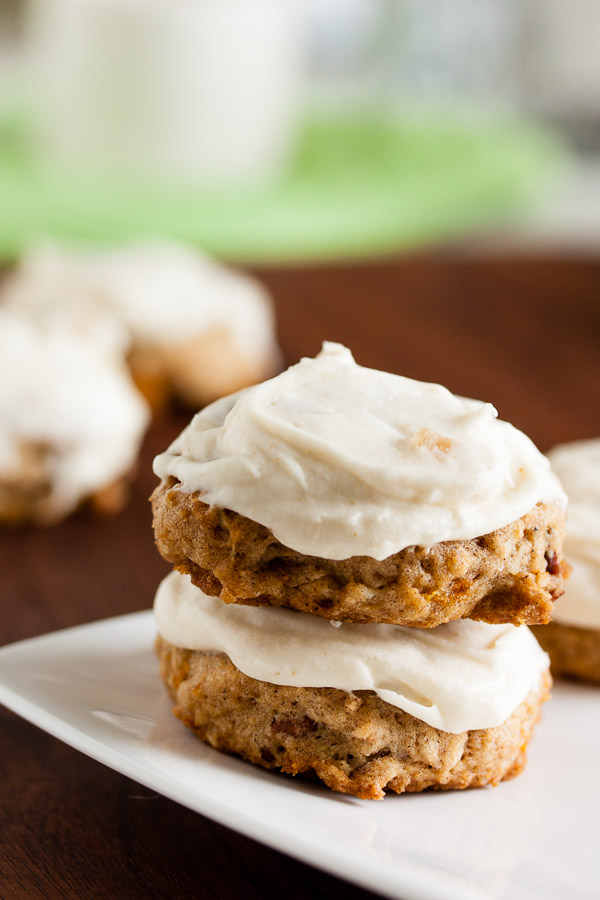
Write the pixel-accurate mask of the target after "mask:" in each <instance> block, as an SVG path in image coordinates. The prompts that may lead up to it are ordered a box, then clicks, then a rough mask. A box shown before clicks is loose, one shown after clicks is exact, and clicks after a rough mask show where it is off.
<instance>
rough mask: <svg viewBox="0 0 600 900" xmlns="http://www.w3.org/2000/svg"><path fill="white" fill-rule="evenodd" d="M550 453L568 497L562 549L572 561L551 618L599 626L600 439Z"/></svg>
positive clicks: (589, 626) (566, 446) (574, 444)
mask: <svg viewBox="0 0 600 900" xmlns="http://www.w3.org/2000/svg"><path fill="white" fill-rule="evenodd" d="M548 457H549V459H550V462H551V464H552V468H553V469H554V471H555V472H556V474H557V475H558V477H559V478H560V480H561V481H562V484H563V487H564V488H565V490H566V492H567V495H568V497H569V515H568V518H567V531H566V537H565V543H564V553H565V558H566V559H567V561H568V562H569V563H570V564H571V565H572V566H573V571H572V573H571V577H570V578H569V580H568V581H567V583H566V586H565V587H566V590H565V593H564V595H563V596H562V597H561V598H560V599H559V600H558V601H557V603H556V605H555V607H554V613H553V616H552V618H553V619H554V620H555V621H556V622H563V623H564V624H566V625H575V626H578V627H581V628H598V629H600V438H595V439H593V440H587V441H573V442H572V443H570V444H560V445H559V446H557V447H555V448H554V449H553V450H551V451H550V453H549V454H548Z"/></svg>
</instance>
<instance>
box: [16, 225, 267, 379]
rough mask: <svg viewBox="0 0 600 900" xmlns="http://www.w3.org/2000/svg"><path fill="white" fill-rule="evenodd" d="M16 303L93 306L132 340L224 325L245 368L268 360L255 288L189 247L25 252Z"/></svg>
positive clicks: (180, 338)
mask: <svg viewBox="0 0 600 900" xmlns="http://www.w3.org/2000/svg"><path fill="white" fill-rule="evenodd" d="M6 293H7V299H8V301H9V302H11V303H12V304H16V305H17V306H20V307H29V308H33V309H36V308H40V307H44V306H50V307H51V308H52V309H56V308H61V307H64V306H65V305H70V306H71V307H72V306H73V304H74V302H80V303H84V302H86V303H87V304H88V305H94V304H95V305H96V306H97V307H99V308H100V309H102V310H104V312H105V314H107V315H108V314H112V315H114V316H115V317H116V319H117V321H118V322H122V323H124V325H125V326H126V327H127V329H128V330H129V332H130V334H131V339H132V341H133V343H134V344H150V345H152V344H159V345H163V344H178V343H182V342H186V341H189V340H190V339H192V338H193V337H194V336H195V335H198V334H203V333H206V332H212V331H215V330H225V331H227V333H228V334H230V335H231V336H232V337H233V339H234V342H235V345H236V347H237V349H238V352H239V353H240V354H241V356H242V357H243V358H244V359H246V360H247V361H248V362H249V363H251V364H252V365H255V364H256V363H257V362H261V361H264V359H265V357H266V358H267V359H274V358H275V357H276V345H275V338H274V324H273V309H272V304H271V300H270V297H269V295H268V294H267V292H266V290H265V289H264V288H263V287H262V285H261V284H260V283H259V282H258V281H256V280H255V279H253V278H250V277H249V276H247V275H242V274H241V273H239V272H236V271H234V270H232V269H229V268H227V267H225V266H223V265H221V264H220V263H218V262H217V261H216V260H214V259H211V258H210V257H208V256H204V255H202V254H200V253H198V252H197V251H196V250H195V249H194V250H192V249H191V248H189V247H187V246H185V245H182V244H177V243H171V242H166V241H148V242H145V243H137V244H133V245H130V246H126V247H123V248H120V249H114V250H105V251H101V250H96V251H91V250H87V251H84V250H79V251H75V250H74V249H67V248H63V247H60V246H59V245H56V244H50V243H48V244H46V245H40V246H39V247H37V248H34V249H32V250H31V251H30V252H29V253H28V254H27V255H26V256H25V257H24V258H23V260H22V261H21V265H20V267H19V269H18V271H17V273H16V275H15V276H14V277H13V279H12V280H11V282H10V283H9V285H8V287H7V289H6Z"/></svg>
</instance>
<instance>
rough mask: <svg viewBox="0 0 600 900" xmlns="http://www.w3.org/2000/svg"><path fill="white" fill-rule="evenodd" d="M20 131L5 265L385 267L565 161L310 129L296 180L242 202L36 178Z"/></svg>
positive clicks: (511, 133)
mask: <svg viewBox="0 0 600 900" xmlns="http://www.w3.org/2000/svg"><path fill="white" fill-rule="evenodd" d="M25 133H26V130H25V128H24V126H23V123H22V122H20V121H19V118H18V117H13V118H12V119H11V118H9V117H6V118H5V119H4V120H3V121H2V122H0V257H1V258H2V259H4V260H9V259H11V258H13V257H15V256H17V255H18V254H19V253H20V251H21V250H22V249H23V248H24V247H26V246H27V245H28V244H29V243H30V242H31V240H33V239H35V238H37V237H39V236H41V235H46V236H52V237H55V238H59V239H61V238H62V239H67V240H69V241H73V240H76V241H82V242H93V243H102V242H113V241H118V240H123V239H127V238H131V237H139V236H143V235H153V236H156V235H169V236H172V237H174V238H180V239H183V240H187V241H190V242H192V243H194V244H197V245H199V246H202V247H204V248H205V249H207V250H208V251H212V252H213V253H215V254H216V255H217V256H220V257H223V258H225V259H229V260H239V261H246V262H261V263H272V262H286V261H303V260H306V261H309V260H327V259H336V258H337V259H340V258H347V257H359V256H362V257H364V256H369V255H377V254H382V253H387V252H390V251H394V250H399V249H403V248H410V247H416V246H420V245H423V244H424V243H427V242H432V241H439V240H443V239H448V238H450V237H453V236H454V235H456V234H460V233H463V234H464V233H465V232H467V231H469V230H473V229H476V228H477V227H480V226H483V225H487V224H490V223H492V222H494V221H496V220H498V219H500V218H502V217H504V216H506V215H507V214H508V213H509V212H511V211H512V210H514V209H515V207H516V206H517V205H520V204H523V203H525V202H527V201H528V200H530V199H531V198H532V197H534V196H535V194H536V193H537V192H538V191H539V189H540V187H541V186H543V184H544V183H545V182H547V181H548V178H549V176H550V175H551V174H552V173H553V172H555V171H556V168H557V163H558V162H560V160H561V159H562V157H563V152H562V150H561V148H560V146H559V145H558V143H557V142H556V140H555V139H554V138H553V137H552V136H550V135H548V134H547V133H545V132H543V131H539V130H537V129H536V128H533V127H530V126H526V125H522V124H511V125H507V124H505V123H496V124H481V123H480V124H478V125H471V126H467V125H466V124H459V123H457V122H452V121H451V120H447V121H439V120H437V121H435V122H432V121H431V120H430V121H424V120H421V121H418V120H415V119H411V120H406V121H404V122H403V121H402V120H400V119H393V120H390V119H381V118H380V119H378V118H376V117H374V116H368V115H354V116H345V117H337V118H336V119H329V120H318V119H312V120H310V121H309V122H308V123H307V125H306V127H305V129H304V133H303V137H302V140H301V143H300V146H299V150H298V154H297V158H296V161H295V164H294V166H293V167H292V169H291V171H290V172H289V174H288V176H287V177H286V178H285V179H284V180H282V181H281V182H279V183H278V184H277V185H274V186H271V187H269V188H263V189H261V190H254V191H246V192H236V193H235V194H234V193H228V192H223V191H221V192H218V193H211V192H209V191H200V192H194V191H189V190H186V191H183V190H179V191H177V190H166V189H164V188H162V189H161V188H159V187H156V186H155V185H150V184H148V183H135V182H133V181H131V180H122V181H119V180H115V179H112V180H110V181H107V180H106V179H104V180H103V179H99V178H93V177H91V176H90V175H85V174H81V173H77V172H70V173H68V174H67V173H64V172H59V171H53V170H51V169H49V168H48V167H45V168H44V167H40V166H38V165H36V164H35V161H34V158H33V155H32V154H31V152H30V151H29V147H28V144H27V140H26V138H25Z"/></svg>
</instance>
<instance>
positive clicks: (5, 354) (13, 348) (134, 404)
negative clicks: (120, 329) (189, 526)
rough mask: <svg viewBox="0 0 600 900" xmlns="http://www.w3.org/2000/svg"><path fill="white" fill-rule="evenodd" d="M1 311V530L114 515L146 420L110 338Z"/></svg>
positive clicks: (140, 400)
mask: <svg viewBox="0 0 600 900" xmlns="http://www.w3.org/2000/svg"><path fill="white" fill-rule="evenodd" d="M91 334H92V333H91V332H90V333H88V334H82V333H81V331H79V330H78V329H77V328H76V327H73V328H69V327H66V326H65V323H64V321H60V320H58V321H57V323H56V324H54V325H53V324H51V323H50V322H49V321H47V320H43V319H42V320H40V321H35V320H34V319H33V318H32V317H26V316H22V315H18V314H15V313H14V312H12V311H10V310H7V309H1V310H0V523H2V524H9V525H22V524H25V523H36V524H40V525H49V524H53V523H55V522H58V521H60V520H61V519H63V518H64V517H65V516H67V515H69V514H70V513H72V512H74V511H75V510H76V509H77V508H78V507H80V506H81V505H82V504H84V503H86V502H90V503H91V504H92V506H93V507H94V508H95V510H96V511H98V512H102V513H112V512H118V511H119V510H120V509H121V508H122V506H123V505H124V503H125V502H126V499H127V494H128V490H127V486H128V482H129V479H130V476H131V474H132V472H133V471H134V469H135V464H136V460H137V456H138V452H139V448H140V444H141V442H142V438H143V436H144V433H145V430H146V426H147V424H148V420H149V410H148V406H147V404H146V402H145V401H144V399H143V397H142V396H141V395H140V394H139V392H138V391H137V390H136V388H135V386H134V385H133V383H132V381H131V378H130V376H129V373H128V371H127V369H126V367H125V366H124V364H123V360H122V357H121V356H120V355H119V353H116V352H113V351H112V350H109V349H107V346H106V343H105V342H104V341H105V338H106V334H104V335H103V337H102V338H101V339H99V340H97V341H96V340H93V339H92V338H91Z"/></svg>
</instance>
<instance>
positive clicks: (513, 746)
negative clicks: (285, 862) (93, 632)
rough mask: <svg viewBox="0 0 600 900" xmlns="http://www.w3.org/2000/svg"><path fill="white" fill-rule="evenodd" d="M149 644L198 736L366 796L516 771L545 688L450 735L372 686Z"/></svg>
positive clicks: (546, 679) (488, 780) (480, 780)
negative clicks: (294, 680)
mask: <svg viewBox="0 0 600 900" xmlns="http://www.w3.org/2000/svg"><path fill="white" fill-rule="evenodd" d="M156 651H157V654H158V657H159V660H160V672H161V676H162V678H163V680H164V681H165V683H166V685H167V687H168V689H169V692H170V693H171V696H172V698H173V700H174V702H175V707H174V710H173V711H174V713H175V715H176V716H177V717H178V718H180V719H181V720H182V721H183V722H184V723H185V724H186V725H187V726H188V727H189V728H191V729H192V730H193V731H194V732H195V733H196V735H197V736H198V737H199V738H201V740H203V741H204V742H205V743H207V744H209V745H210V746H212V747H214V748H215V749H217V750H220V751H222V752H226V753H232V754H235V755H237V756H241V757H242V758H244V759H246V760H248V761H250V762H252V763H255V764H257V765H260V766H263V767H264V768H267V769H280V770H281V771H282V772H285V773H288V774H291V775H305V776H312V777H315V776H316V777H317V778H318V779H320V780H321V781H322V782H324V783H325V784H326V785H327V786H328V787H329V788H331V789H332V790H334V791H339V792H342V793H345V794H353V795H354V796H356V797H360V798H362V799H368V800H379V799H381V798H383V797H384V795H385V792H386V791H394V792H395V793H398V794H401V793H404V792H415V791H422V790H425V789H426V788H435V789H439V790H448V789H457V788H468V787H481V786H483V785H487V784H491V785H497V784H498V783H499V782H501V781H503V780H504V779H507V778H512V777H514V776H515V775H518V774H519V773H520V772H521V770H522V769H523V767H524V766H525V762H526V750H527V744H528V741H529V739H530V737H531V733H532V730H533V727H534V725H535V722H536V721H537V719H538V717H539V711H540V707H541V705H542V703H543V702H544V701H545V700H546V699H547V697H548V694H549V689H550V685H551V680H550V676H549V674H548V673H544V674H543V675H542V678H541V680H540V684H539V686H538V687H537V688H536V689H534V690H533V691H531V692H530V694H529V695H528V696H527V697H526V698H525V700H524V701H523V702H522V703H521V704H520V706H518V707H517V709H516V710H515V711H514V712H513V713H512V715H511V716H509V718H508V719H507V720H506V721H505V722H503V723H502V725H498V726H496V727H494V728H487V729H480V730H477V731H466V732H462V733H461V734H450V733H448V732H444V731H440V730H439V729H437V728H434V727H432V726H431V725H427V724H426V723H425V722H422V721H421V720H419V719H416V718H415V717H413V716H411V715H409V714H408V713H405V712H403V711H402V710H400V709H398V708H397V707H394V706H390V705H389V704H387V703H385V702H384V701H382V700H381V699H380V698H379V697H377V695H376V694H374V693H373V692H372V691H356V692H353V693H347V692H345V691H340V690H337V689H334V688H296V687H286V686H279V685H274V684H270V683H267V682H263V681H257V680H255V679H253V678H249V677H248V676H246V675H244V674H243V673H242V672H240V671H239V670H238V669H237V668H236V667H235V666H234V665H233V663H232V662H231V661H230V660H229V659H228V657H227V656H226V655H225V654H223V653H215V652H208V651H192V650H184V649H180V648H177V647H174V646H172V645H171V644H168V643H167V642H166V641H164V640H163V639H162V638H160V637H159V638H158V640H157V642H156Z"/></svg>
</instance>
